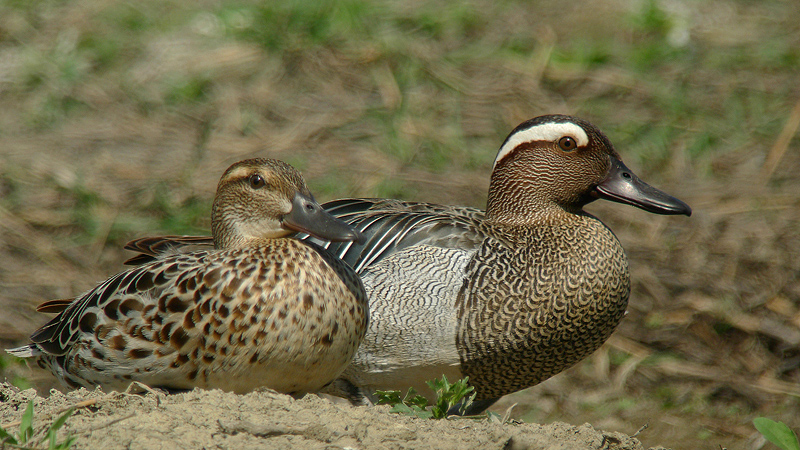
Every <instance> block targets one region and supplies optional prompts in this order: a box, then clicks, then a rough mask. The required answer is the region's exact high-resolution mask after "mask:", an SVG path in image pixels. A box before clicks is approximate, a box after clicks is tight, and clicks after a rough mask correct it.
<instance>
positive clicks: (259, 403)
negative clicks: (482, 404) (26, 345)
mask: <svg viewBox="0 0 800 450" xmlns="http://www.w3.org/2000/svg"><path fill="white" fill-rule="evenodd" d="M0 400H1V401H2V403H0V423H1V424H2V426H3V427H4V428H6V429H7V430H8V431H10V432H12V433H14V432H16V427H17V426H18V422H16V421H18V420H19V419H20V417H21V416H22V412H23V411H24V410H25V407H26V405H27V402H28V401H29V400H33V404H34V430H42V431H44V430H46V429H47V427H49V426H50V423H52V421H53V420H54V419H55V418H56V417H58V416H59V415H60V414H61V413H62V412H63V411H65V410H66V409H68V408H70V407H73V406H76V410H75V412H74V413H73V415H72V416H71V417H70V418H69V420H67V422H66V424H65V425H64V427H63V428H62V430H61V432H60V433H59V440H61V439H63V438H64V437H65V436H66V434H71V435H73V436H75V437H77V439H78V440H77V445H76V448H88V449H98V448H102V449H106V450H112V449H140V448H142V449H143V448H204V449H214V448H238V449H246V448H259V449H284V448H286V449H288V448H305V449H323V448H324V449H335V448H342V449H360V448H369V449H382V448H386V449H389V448H393V449H414V448H438V449H461V448H481V449H534V448H535V449H543V450H545V449H553V450H555V449H592V450H595V449H601V448H602V449H631V450H634V449H642V448H643V447H642V444H641V443H640V442H639V441H638V440H636V439H635V438H632V437H629V436H626V435H624V434H621V433H606V432H603V431H600V430H595V429H594V428H593V427H592V426H591V425H589V424H585V425H581V426H573V425H568V424H565V423H560V422H557V423H552V424H548V425H536V424H517V423H505V424H500V423H497V422H491V421H489V420H488V419H482V420H472V419H455V420H440V421H435V420H422V419H416V418H411V417H405V416H400V415H396V414H390V413H389V407H387V406H375V407H352V406H349V405H346V404H337V403H334V402H331V401H330V400H328V399H324V398H320V397H318V396H316V395H308V396H305V397H304V398H302V399H299V400H295V399H294V398H292V397H289V396H287V395H282V394H278V393H276V392H274V391H269V390H264V391H259V392H253V393H250V394H247V395H237V394H232V393H226V392H222V391H218V390H213V391H203V390H199V389H197V390H194V391H192V392H188V393H185V394H175V395H162V394H153V393H147V394H145V395H137V394H123V393H117V392H113V393H110V394H106V393H104V392H102V391H100V390H99V389H98V390H94V391H87V390H86V389H80V390H78V391H73V392H70V393H68V394H63V393H61V392H59V391H56V390H54V391H52V392H51V394H50V396H48V397H46V398H45V397H41V396H39V395H38V394H37V393H36V391H35V390H33V389H28V390H25V391H20V390H19V389H17V388H15V387H13V386H11V385H8V384H5V383H3V384H0ZM15 422H16V423H15Z"/></svg>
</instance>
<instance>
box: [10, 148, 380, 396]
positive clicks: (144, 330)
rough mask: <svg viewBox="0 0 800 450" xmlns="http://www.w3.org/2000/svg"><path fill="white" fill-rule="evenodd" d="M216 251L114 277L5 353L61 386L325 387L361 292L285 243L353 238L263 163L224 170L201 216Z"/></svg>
mask: <svg viewBox="0 0 800 450" xmlns="http://www.w3.org/2000/svg"><path fill="white" fill-rule="evenodd" d="M211 222H212V232H213V236H214V247H215V249H205V250H197V251H191V252H182V253H176V252H171V251H163V252H162V253H161V254H160V255H159V256H158V257H157V258H154V259H153V260H152V261H151V262H148V263H146V264H144V265H141V266H139V267H136V268H133V269H131V270H128V271H126V272H122V273H120V274H118V275H116V276H114V277H112V278H110V279H108V280H107V281H106V282H104V283H102V284H100V285H99V286H97V287H96V288H94V289H92V290H90V291H89V292H87V293H85V294H83V295H81V296H79V297H78V298H76V299H75V300H74V301H72V302H71V303H69V304H68V305H66V304H64V303H63V302H61V303H60V302H59V301H55V302H50V304H49V306H48V304H45V306H44V307H43V308H41V309H43V310H48V311H58V310H61V312H60V314H59V315H58V316H57V317H55V318H54V319H53V320H51V321H50V322H49V323H48V324H46V325H45V326H44V327H42V328H41V329H39V330H38V331H36V332H35V333H34V334H33V335H32V336H31V341H32V343H31V344H29V345H27V346H25V347H21V348H17V349H12V350H9V352H10V353H12V354H15V355H18V356H22V357H30V358H34V359H35V361H36V362H37V363H38V364H39V365H40V366H42V367H43V368H46V369H49V370H50V371H51V372H52V373H53V374H55V376H56V377H57V378H58V379H59V380H60V381H62V382H63V383H64V384H66V385H67V386H69V387H79V386H86V387H89V386H97V385H99V386H102V387H103V388H105V389H117V390H120V389H125V388H126V387H127V386H128V385H129V384H130V382H131V381H138V382H141V383H144V384H147V385H149V386H154V387H163V388H168V389H191V388H194V387H201V388H206V389H212V388H219V389H223V390H226V391H233V392H239V393H243V392H247V391H251V390H253V389H254V388H257V387H268V388H272V389H275V390H277V391H280V392H284V393H290V394H295V395H297V394H302V393H305V392H313V391H317V390H319V389H321V388H322V387H323V386H325V385H326V384H328V383H329V382H330V381H332V380H334V379H335V378H336V377H337V376H338V375H339V374H340V373H341V372H342V371H343V370H344V368H345V367H346V366H347V364H348V363H349V362H350V360H351V359H352V357H353V355H354V353H355V351H356V349H357V348H358V345H359V343H360V342H361V340H362V338H363V337H364V333H365V331H366V328H367V315H368V310H367V301H366V295H365V293H364V288H363V286H362V284H361V282H360V280H359V278H358V277H357V276H356V275H355V273H354V272H353V271H352V269H350V268H349V267H348V266H347V265H345V264H343V263H342V262H341V261H340V260H338V259H337V258H335V257H333V256H331V255H330V254H329V253H328V252H327V251H325V250H322V249H321V248H319V247H317V246H316V245H314V244H311V243H306V242H302V241H299V240H296V239H293V238H290V237H289V236H290V235H291V234H293V233H295V232H298V231H299V232H304V233H308V234H310V235H312V236H316V237H317V238H320V239H325V240H331V241H337V242H338V241H352V240H356V239H358V238H359V234H358V233H357V232H355V231H354V230H353V229H352V228H351V227H349V226H348V225H346V224H344V223H343V222H341V221H339V220H337V219H334V218H333V217H331V216H330V215H328V214H327V213H325V212H324V211H323V210H322V208H321V207H320V206H319V204H317V202H316V201H315V200H314V198H313V197H312V196H311V194H310V193H309V191H308V188H307V187H306V184H305V182H304V181H303V178H302V176H301V175H300V174H299V172H297V171H296V170H295V169H294V168H293V167H291V166H289V165H288V164H286V163H283V162H281V161H276V160H271V159H251V160H246V161H241V162H238V163H236V164H234V165H232V166H231V167H230V168H228V170H226V171H225V173H224V175H223V176H222V179H221V180H220V182H219V185H218V187H217V194H216V197H215V199H214V205H213V209H212V217H211Z"/></svg>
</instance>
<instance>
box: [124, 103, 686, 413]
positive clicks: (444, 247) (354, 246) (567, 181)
mask: <svg viewBox="0 0 800 450" xmlns="http://www.w3.org/2000/svg"><path fill="white" fill-rule="evenodd" d="M598 198H603V199H606V200H611V201H615V202H620V203H625V204H629V205H632V206H635V207H637V208H641V209H644V210H646V211H649V212H652V213H656V214H685V215H687V216H688V215H691V209H690V208H689V206H688V205H686V204H685V203H683V202H682V201H680V200H678V199H676V198H673V197H670V196H669V195H667V194H665V193H663V192H661V191H659V190H657V189H655V188H653V187H651V186H649V185H647V184H645V183H644V182H642V181H641V180H640V179H639V178H638V177H636V175H634V174H633V172H631V171H630V170H629V169H628V168H627V167H625V165H624V164H623V163H622V161H621V160H620V157H619V155H618V154H617V152H616V150H615V149H614V146H613V145H612V144H611V142H610V141H609V140H608V138H607V137H606V136H605V135H604V134H603V133H602V132H601V131H600V130H598V129H597V128H596V127H595V126H593V125H592V124H590V123H589V122H586V121H584V120H581V119H578V118H575V117H569V116H562V115H548V116H541V117H537V118H534V119H531V120H528V121H526V122H524V123H522V124H520V125H519V126H518V127H516V128H515V129H514V130H513V131H512V132H511V134H510V135H509V136H508V137H507V138H506V140H505V141H504V142H503V145H502V146H501V147H500V151H499V152H498V153H497V157H496V158H495V162H494V169H493V171H492V176H491V182H490V186H489V200H488V205H487V209H486V212H484V211H481V210H479V209H475V208H468V207H452V206H440V205H433V204H429V203H412V202H401V201H397V200H380V199H345V200H336V201H333V202H329V203H326V204H325V205H323V206H324V207H325V208H326V209H327V211H328V212H330V213H331V214H332V215H334V216H336V217H338V218H340V219H342V220H344V221H346V222H347V223H349V224H351V225H353V226H354V227H355V228H356V229H357V230H359V231H360V232H362V233H363V234H364V235H365V236H366V237H367V241H366V242H365V243H355V242H344V243H323V245H325V246H326V248H327V249H328V250H330V251H331V252H333V253H334V254H336V255H337V256H339V257H340V258H342V259H343V260H344V261H345V262H347V263H348V264H350V265H351V266H352V267H353V268H354V269H355V270H356V272H357V273H358V274H359V275H360V276H361V278H362V280H363V282H364V286H365V288H366V291H367V294H368V296H369V301H370V325H369V330H368V331H367V335H366V337H365V339H364V342H363V343H362V344H361V347H360V348H359V350H358V352H357V353H356V356H355V358H354V359H353V362H352V363H351V364H350V366H349V367H348V368H347V369H346V370H345V372H344V373H343V374H342V377H340V378H339V379H338V380H337V381H336V382H335V383H334V384H333V385H332V386H330V387H329V388H328V390H327V392H330V393H334V394H337V395H343V396H346V397H349V398H350V399H351V400H352V401H354V402H355V403H362V402H364V401H366V400H368V399H372V400H374V397H373V392H374V391H375V390H377V389H382V390H385V389H399V390H405V389H406V388H408V387H412V386H413V387H414V388H415V389H417V390H418V391H420V392H423V393H424V392H427V388H426V387H425V383H424V382H425V380H429V379H432V378H434V377H440V376H441V375H442V374H445V375H447V376H448V378H450V379H455V378H460V377H462V376H465V375H468V376H469V377H470V384H471V385H472V386H474V387H475V392H476V402H475V403H474V404H473V407H472V408H471V410H470V411H468V412H469V413H474V412H479V411H481V410H483V409H485V408H486V407H488V406H489V405H491V404H492V403H494V402H495V401H496V400H497V399H498V398H500V397H501V396H503V395H505V394H509V393H512V392H515V391H518V390H521V389H524V388H527V387H530V386H533V385H535V384H537V383H539V382H541V381H543V380H545V379H547V378H549V377H551V376H553V375H555V374H557V373H559V372H561V371H562V370H564V369H566V368H568V367H570V366H572V365H573V364H575V363H577V362H578V361H580V360H581V359H583V358H585V357H586V356H588V355H589V354H591V353H592V352H594V351H595V350H596V349H597V348H598V347H599V346H600V345H601V344H602V343H603V342H604V341H605V340H606V339H607V338H608V337H609V336H610V335H611V333H612V332H613V331H614V329H615V328H616V326H617V324H618V323H619V321H620V320H621V318H622V316H623V315H624V313H625V309H626V307H627V304H628V296H629V294H630V275H629V273H628V261H627V258H626V256H625V252H624V251H623V249H622V246H621V245H620V243H619V241H618V240H617V238H616V237H615V236H614V234H613V233H612V232H611V230H609V229H608V228H607V227H606V226H605V225H604V224H603V223H602V222H600V220H598V219H597V218H595V217H594V216H592V215H590V214H588V213H586V212H585V211H584V210H583V206H584V205H586V204H587V203H590V202H592V201H594V200H596V199H598ZM203 241H204V238H165V239H163V240H161V241H158V240H155V241H153V242H150V243H149V244H150V245H148V246H147V247H146V248H136V246H133V247H129V248H131V249H134V250H139V251H142V253H143V254H142V255H140V256H139V257H137V258H140V259H144V260H148V259H151V258H152V257H155V256H157V255H158V254H159V253H160V252H161V251H164V250H165V249H176V248H179V247H181V246H183V245H186V244H187V243H188V244H193V245H196V244H202V243H203ZM209 243H210V240H209V239H208V238H205V244H206V245H207V244H209Z"/></svg>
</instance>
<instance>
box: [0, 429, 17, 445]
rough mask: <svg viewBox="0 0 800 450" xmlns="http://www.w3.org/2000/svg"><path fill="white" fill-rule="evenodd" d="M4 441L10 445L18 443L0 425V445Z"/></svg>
mask: <svg viewBox="0 0 800 450" xmlns="http://www.w3.org/2000/svg"><path fill="white" fill-rule="evenodd" d="M6 443H7V444H12V445H17V444H18V443H17V440H16V439H14V436H12V435H10V434H8V431H6V430H5V429H4V428H3V427H0V445H2V444H6Z"/></svg>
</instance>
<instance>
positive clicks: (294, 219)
mask: <svg viewBox="0 0 800 450" xmlns="http://www.w3.org/2000/svg"><path fill="white" fill-rule="evenodd" d="M283 227H284V228H286V229H289V230H292V231H297V232H301V233H307V234H309V235H311V236H314V237H316V238H319V239H324V240H328V241H334V242H344V241H358V242H363V240H364V237H363V235H362V234H361V233H359V232H358V231H357V230H355V229H354V228H353V227H351V226H350V225H348V224H346V223H345V222H342V221H341V220H339V219H337V218H335V217H333V216H332V215H330V214H328V213H327V212H326V211H325V210H324V209H322V206H320V205H319V203H317V201H316V200H314V198H313V197H311V196H308V195H303V194H301V193H299V192H298V193H296V194H295V195H294V199H293V200H292V211H291V212H290V213H289V214H287V215H285V216H284V217H283Z"/></svg>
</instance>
